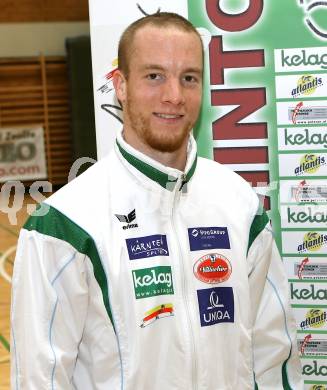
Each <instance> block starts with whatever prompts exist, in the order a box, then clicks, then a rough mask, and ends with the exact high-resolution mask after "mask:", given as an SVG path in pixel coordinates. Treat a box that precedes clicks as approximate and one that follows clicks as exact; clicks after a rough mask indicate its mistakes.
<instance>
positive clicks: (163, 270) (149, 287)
mask: <svg viewBox="0 0 327 390" xmlns="http://www.w3.org/2000/svg"><path fill="white" fill-rule="evenodd" d="M132 273H133V283H134V291H135V298H136V299H142V298H149V297H153V296H156V295H169V294H174V287H173V280H172V274H171V267H169V266H158V267H151V268H143V269H139V270H136V271H133V272H132Z"/></svg>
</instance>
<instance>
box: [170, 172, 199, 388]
mask: <svg viewBox="0 0 327 390" xmlns="http://www.w3.org/2000/svg"><path fill="white" fill-rule="evenodd" d="M184 184H185V175H184V174H183V175H181V176H180V178H179V179H178V180H177V185H176V186H175V189H174V201H173V208H172V227H173V232H174V235H175V237H176V238H177V239H176V241H177V246H178V251H179V260H180V268H181V271H182V272H181V275H182V295H183V301H184V302H185V312H186V320H187V328H188V333H189V339H190V342H191V343H190V344H191V361H192V389H193V390H197V388H198V386H197V362H196V349H195V341H194V333H193V329H192V321H191V314H190V313H191V310H190V302H189V300H188V298H187V288H186V285H187V283H186V278H185V275H186V273H185V267H184V261H183V250H182V248H181V244H180V241H179V240H178V232H177V228H176V226H177V223H176V218H175V210H176V205H177V202H178V199H179V197H180V195H181V192H182V187H183V185H184Z"/></svg>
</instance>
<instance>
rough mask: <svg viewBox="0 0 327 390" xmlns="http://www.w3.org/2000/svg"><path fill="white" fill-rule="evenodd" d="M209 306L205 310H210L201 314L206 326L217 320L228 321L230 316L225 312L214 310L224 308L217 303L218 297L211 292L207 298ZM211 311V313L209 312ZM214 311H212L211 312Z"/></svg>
mask: <svg viewBox="0 0 327 390" xmlns="http://www.w3.org/2000/svg"><path fill="white" fill-rule="evenodd" d="M209 304H210V306H208V307H207V310H210V311H209V312H208V313H204V314H203V321H204V322H205V323H207V324H211V323H212V322H215V321H219V320H225V319H228V320H230V315H229V313H228V311H227V310H214V309H219V308H224V305H223V304H221V303H219V297H218V295H217V293H216V292H215V291H212V292H211V294H210V298H209ZM211 310H212V311H211ZM213 310H214V311H213Z"/></svg>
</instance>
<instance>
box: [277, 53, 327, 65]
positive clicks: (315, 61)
mask: <svg viewBox="0 0 327 390" xmlns="http://www.w3.org/2000/svg"><path fill="white" fill-rule="evenodd" d="M313 50H314V48H311V50H308V49H302V50H298V51H297V52H295V54H288V52H289V51H288V50H284V49H282V50H281V65H282V67H283V68H285V67H287V68H290V70H291V69H292V68H293V69H294V68H295V69H296V68H298V67H301V68H303V67H308V68H311V69H312V67H315V66H319V67H320V68H321V69H327V53H326V51H325V52H324V51H321V52H312V51H313ZM292 52H294V50H292ZM295 69H294V70H295Z"/></svg>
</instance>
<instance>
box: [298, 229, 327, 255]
mask: <svg viewBox="0 0 327 390" xmlns="http://www.w3.org/2000/svg"><path fill="white" fill-rule="evenodd" d="M326 243H327V234H320V233H318V232H308V233H306V234H305V235H304V237H303V243H302V244H300V245H299V246H298V247H297V250H298V252H299V253H301V252H305V251H310V252H316V251H318V250H320V249H321V248H322V246H323V245H326Z"/></svg>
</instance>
